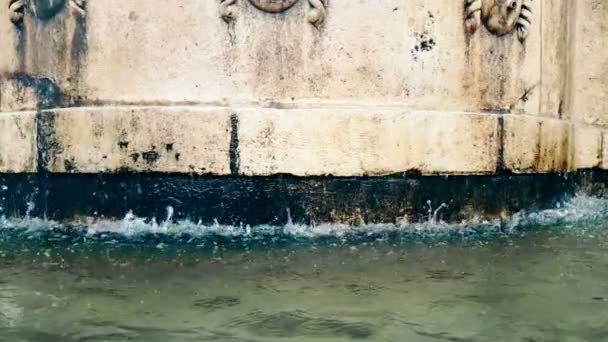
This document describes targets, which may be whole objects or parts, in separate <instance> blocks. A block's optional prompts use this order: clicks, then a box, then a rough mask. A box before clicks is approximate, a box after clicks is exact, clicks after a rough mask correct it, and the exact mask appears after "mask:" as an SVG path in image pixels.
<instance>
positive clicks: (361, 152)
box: [0, 0, 608, 176]
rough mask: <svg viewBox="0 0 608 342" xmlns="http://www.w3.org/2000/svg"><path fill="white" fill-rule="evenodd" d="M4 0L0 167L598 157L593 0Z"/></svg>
mask: <svg viewBox="0 0 608 342" xmlns="http://www.w3.org/2000/svg"><path fill="white" fill-rule="evenodd" d="M3 2H4V5H1V6H0V73H1V79H0V110H1V111H2V113H1V114H0V171H2V172H9V173H31V172H43V171H48V172H51V173H98V172H117V171H125V170H128V171H134V172H148V171H151V172H161V173H164V172H167V173H195V174H214V175H228V174H238V175H245V176H267V175H273V174H291V175H296V176H324V175H334V176H375V175H386V174H398V173H403V172H408V173H415V174H422V175H427V174H467V175H469V174H495V173H500V172H503V171H509V172H514V173H547V172H566V171H573V170H575V169H580V168H585V169H587V168H598V167H604V168H607V167H608V158H603V154H608V139H604V136H605V132H606V125H608V101H607V100H606V97H607V96H608V57H606V54H605V51H608V28H607V25H608V3H606V2H605V1H601V0H576V1H572V0H515V1H511V0H508V1H507V0H462V1H460V0H454V1H429V0H381V1H379V0H358V1H344V0H299V1H298V0H154V2H151V1H143V0H104V1H86V0H54V1H53V0H3ZM603 145H607V146H603Z"/></svg>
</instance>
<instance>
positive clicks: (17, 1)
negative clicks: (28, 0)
mask: <svg viewBox="0 0 608 342" xmlns="http://www.w3.org/2000/svg"><path fill="white" fill-rule="evenodd" d="M8 14H9V18H10V19H11V21H12V22H13V24H15V25H19V24H21V23H22V22H23V17H24V16H25V0H9V3H8Z"/></svg>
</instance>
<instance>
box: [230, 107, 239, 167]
mask: <svg viewBox="0 0 608 342" xmlns="http://www.w3.org/2000/svg"><path fill="white" fill-rule="evenodd" d="M240 166H241V161H240V151H239V117H238V115H237V114H236V113H232V114H231V115H230V174H232V175H233V176H238V175H239V173H240Z"/></svg>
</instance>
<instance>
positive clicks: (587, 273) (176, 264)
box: [0, 196, 608, 342]
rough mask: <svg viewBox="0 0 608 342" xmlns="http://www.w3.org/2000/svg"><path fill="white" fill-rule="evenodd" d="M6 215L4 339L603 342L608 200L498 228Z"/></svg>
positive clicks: (0, 286)
mask: <svg viewBox="0 0 608 342" xmlns="http://www.w3.org/2000/svg"><path fill="white" fill-rule="evenodd" d="M167 216H168V217H165V218H162V219H159V220H157V221H146V220H143V219H140V218H138V217H136V216H135V215H133V214H132V213H128V214H127V215H125V218H124V219H123V220H122V221H104V220H90V221H86V222H75V223H72V224H69V225H68V224H62V223H57V222H51V221H46V220H40V219H35V218H29V217H24V218H0V227H1V229H0V341H11V342H17V341H49V342H52V341H163V342H164V341H286V340H291V341H351V340H367V341H528V342H529V341H607V340H608V200H603V199H597V198H593V197H586V196H578V197H575V198H573V199H572V200H570V201H568V202H566V203H562V204H561V205H560V206H558V207H556V208H554V209H551V210H545V211H540V212H531V213H526V212H522V213H518V214H516V215H514V216H513V217H510V218H508V219H504V220H500V221H495V222H491V221H483V220H473V221H470V222H462V223H459V224H446V223H442V222H438V221H437V220H434V219H433V217H432V215H431V218H430V221H429V222H427V223H420V224H409V223H406V222H403V223H399V224H386V225H371V224H370V225H364V226H359V227H347V226H341V225H330V224H325V225H314V226H306V225H299V224H296V223H289V224H287V225H286V226H283V227H272V226H259V227H250V226H246V225H245V226H238V227H233V226H222V225H220V224H216V225H211V226H205V225H201V224H198V223H195V222H187V221H184V222H174V221H173V220H172V219H171V218H172V216H171V209H170V208H168V215H167Z"/></svg>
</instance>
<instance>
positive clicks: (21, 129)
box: [0, 112, 36, 173]
mask: <svg viewBox="0 0 608 342" xmlns="http://www.w3.org/2000/svg"><path fill="white" fill-rule="evenodd" d="M35 118H36V114H35V113H32V112H22V113H1V114H0V173H30V172H35V171H36V146H35V144H36V124H35Z"/></svg>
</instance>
